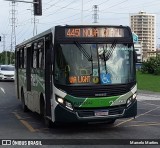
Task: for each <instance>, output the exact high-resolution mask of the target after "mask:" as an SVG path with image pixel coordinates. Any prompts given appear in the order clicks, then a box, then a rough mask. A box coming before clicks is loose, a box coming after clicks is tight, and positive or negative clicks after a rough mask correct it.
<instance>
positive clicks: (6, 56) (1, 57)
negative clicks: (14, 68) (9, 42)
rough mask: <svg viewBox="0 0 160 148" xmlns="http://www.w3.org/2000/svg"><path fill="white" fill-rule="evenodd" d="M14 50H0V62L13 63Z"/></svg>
mask: <svg viewBox="0 0 160 148" xmlns="http://www.w3.org/2000/svg"><path fill="white" fill-rule="evenodd" d="M14 61H15V59H14V52H10V51H7V52H4V51H3V52H1V53H0V64H14Z"/></svg>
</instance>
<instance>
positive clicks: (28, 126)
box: [12, 112, 39, 132]
mask: <svg viewBox="0 0 160 148" xmlns="http://www.w3.org/2000/svg"><path fill="white" fill-rule="evenodd" d="M12 113H13V114H14V115H15V116H16V118H17V119H18V120H19V121H20V122H21V123H22V124H23V125H24V126H25V127H26V128H27V129H28V130H29V131H30V132H37V131H39V130H38V129H34V128H33V127H32V126H31V125H30V124H29V123H28V122H27V121H25V120H24V119H23V118H22V117H21V116H19V115H18V114H17V113H16V112H12Z"/></svg>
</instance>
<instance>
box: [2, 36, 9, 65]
mask: <svg viewBox="0 0 160 148" xmlns="http://www.w3.org/2000/svg"><path fill="white" fill-rule="evenodd" d="M2 36H3V37H2V38H3V52H5V64H6V65H7V64H8V57H7V51H6V34H2Z"/></svg>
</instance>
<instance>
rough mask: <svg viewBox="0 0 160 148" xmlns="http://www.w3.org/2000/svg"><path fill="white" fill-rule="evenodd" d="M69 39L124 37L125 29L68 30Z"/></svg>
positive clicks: (66, 33)
mask: <svg viewBox="0 0 160 148" xmlns="http://www.w3.org/2000/svg"><path fill="white" fill-rule="evenodd" d="M65 37H67V38H73V37H74V38H80V37H82V38H85V37H86V38H90V37H91V38H92V37H95V38H96V37H124V28H106V27H94V28H91V27H88V28H86V27H85V28H66V29H65Z"/></svg>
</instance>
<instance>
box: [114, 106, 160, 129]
mask: <svg viewBox="0 0 160 148" xmlns="http://www.w3.org/2000/svg"><path fill="white" fill-rule="evenodd" d="M158 108H160V106H158V107H156V108H154V109H152V110H149V111H147V112H145V113H143V114H140V115H138V116H136V117H135V119H136V118H139V117H140V116H143V115H146V114H148V113H150V112H152V111H154V110H156V109H158ZM132 120H134V118H131V119H128V120H125V121H122V122H120V123H118V124H116V125H114V127H118V126H120V125H122V124H124V123H127V122H129V121H132Z"/></svg>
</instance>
